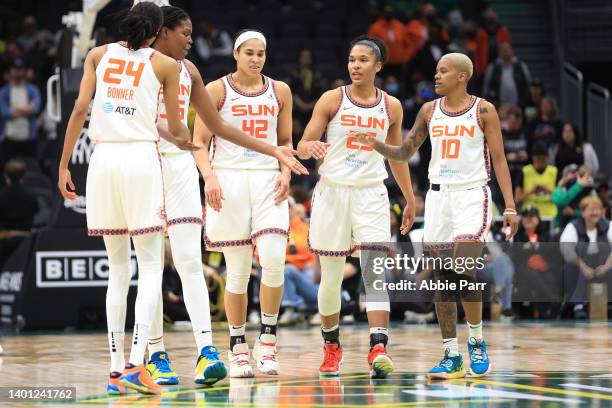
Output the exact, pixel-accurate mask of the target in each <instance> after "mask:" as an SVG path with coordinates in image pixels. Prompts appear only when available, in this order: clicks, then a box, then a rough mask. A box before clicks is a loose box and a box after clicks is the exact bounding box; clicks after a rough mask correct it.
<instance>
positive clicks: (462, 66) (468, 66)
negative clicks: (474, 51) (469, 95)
mask: <svg viewBox="0 0 612 408" xmlns="http://www.w3.org/2000/svg"><path fill="white" fill-rule="evenodd" d="M442 58H446V59H448V60H449V61H450V62H451V64H452V65H453V66H454V67H455V68H457V70H459V72H465V73H466V74H467V79H468V80H469V79H470V78H471V77H472V74H473V73H474V65H473V64H472V60H471V59H470V57H468V56H467V55H465V54H461V53H460V52H451V53H449V54H444V55H443V56H442Z"/></svg>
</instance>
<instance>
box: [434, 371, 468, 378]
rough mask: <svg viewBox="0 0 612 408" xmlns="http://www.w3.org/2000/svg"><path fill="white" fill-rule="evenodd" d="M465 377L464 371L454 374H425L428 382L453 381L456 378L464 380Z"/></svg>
mask: <svg viewBox="0 0 612 408" xmlns="http://www.w3.org/2000/svg"><path fill="white" fill-rule="evenodd" d="M466 375H467V372H466V371H465V370H463V371H457V372H454V373H451V374H449V373H427V378H428V379H430V380H454V379H456V378H465V376H466Z"/></svg>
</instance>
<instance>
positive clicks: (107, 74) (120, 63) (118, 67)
mask: <svg viewBox="0 0 612 408" xmlns="http://www.w3.org/2000/svg"><path fill="white" fill-rule="evenodd" d="M126 62H127V64H126ZM108 65H109V67H108V68H106V70H104V76H103V77H102V81H104V82H106V83H107V84H120V83H121V79H122V78H121V75H123V74H125V75H127V76H129V77H132V78H134V82H133V86H134V87H136V86H138V84H139V83H140V77H141V76H142V71H143V70H144V66H145V64H144V62H141V63H139V64H138V65H137V66H136V69H134V65H135V64H134V61H126V60H122V59H117V58H109V59H108Z"/></svg>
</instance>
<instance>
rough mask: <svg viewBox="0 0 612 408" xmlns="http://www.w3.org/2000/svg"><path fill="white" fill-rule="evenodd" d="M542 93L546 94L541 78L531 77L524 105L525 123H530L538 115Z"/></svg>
mask: <svg viewBox="0 0 612 408" xmlns="http://www.w3.org/2000/svg"><path fill="white" fill-rule="evenodd" d="M544 95H546V89H544V84H543V83H542V80H541V79H540V78H538V77H535V78H533V79H532V80H531V85H529V101H528V102H527V105H526V106H525V121H524V122H525V123H531V122H532V121H533V120H534V119H535V118H537V117H539V116H540V103H541V102H542V98H543V97H544Z"/></svg>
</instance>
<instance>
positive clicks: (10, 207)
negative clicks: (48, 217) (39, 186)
mask: <svg viewBox="0 0 612 408" xmlns="http://www.w3.org/2000/svg"><path fill="white" fill-rule="evenodd" d="M25 172H26V166H25V164H24V163H23V162H22V161H19V160H16V159H12V160H9V161H8V163H6V166H5V167H4V179H5V182H6V187H4V188H3V189H1V190H0V266H2V264H3V263H4V261H6V259H7V258H8V257H9V256H10V255H11V254H12V253H13V251H14V250H15V249H16V248H17V246H19V243H20V242H21V240H22V239H23V237H24V236H26V235H28V233H29V231H30V230H31V229H32V222H33V220H34V215H36V213H37V212H38V209H39V208H38V201H37V200H36V196H34V194H33V193H31V192H30V191H29V190H28V189H27V188H26V187H24V186H23V184H21V179H22V178H23V176H24V174H25Z"/></svg>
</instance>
